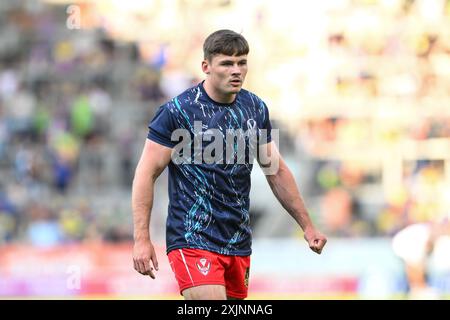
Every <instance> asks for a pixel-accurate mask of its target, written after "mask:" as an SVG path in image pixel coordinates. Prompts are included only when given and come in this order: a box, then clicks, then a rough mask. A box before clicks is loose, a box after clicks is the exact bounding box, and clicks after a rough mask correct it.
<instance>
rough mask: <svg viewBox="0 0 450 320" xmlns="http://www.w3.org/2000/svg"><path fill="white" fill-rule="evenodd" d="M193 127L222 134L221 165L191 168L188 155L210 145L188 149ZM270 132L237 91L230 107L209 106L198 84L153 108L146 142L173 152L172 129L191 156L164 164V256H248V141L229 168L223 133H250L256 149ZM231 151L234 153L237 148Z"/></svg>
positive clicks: (253, 103) (262, 108) (260, 109)
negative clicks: (192, 251) (179, 252)
mask: <svg viewBox="0 0 450 320" xmlns="http://www.w3.org/2000/svg"><path fill="white" fill-rule="evenodd" d="M197 121H201V127H200V131H201V134H203V135H204V134H205V132H207V131H208V130H209V129H218V130H220V132H221V133H222V138H221V139H223V141H222V142H223V158H224V159H223V161H215V163H210V162H209V163H205V161H201V162H200V163H194V162H193V161H194V155H195V154H196V153H197V154H198V152H196V150H197V151H199V150H200V151H202V152H203V151H204V149H205V148H206V147H207V146H208V145H209V144H210V143H212V142H214V141H215V139H210V141H203V142H202V143H201V144H198V145H200V147H201V149H199V148H198V147H197V149H194V140H195V138H196V137H198V136H199V134H198V130H196V129H195V128H197V129H198V128H199V125H198V124H199V123H198V122H197ZM195 122H197V123H196V125H195ZM271 128H272V127H271V123H270V120H269V112H268V109H267V106H266V105H265V103H264V102H263V101H262V100H261V99H260V98H258V97H257V96H256V95H255V94H253V93H251V92H249V91H247V90H244V89H241V90H240V91H239V93H238V94H237V95H236V99H235V101H234V102H233V103H230V104H223V103H218V102H215V101H213V100H212V99H211V98H210V97H209V96H208V95H207V94H206V91H205V90H204V88H203V82H201V83H199V84H198V85H196V86H194V87H192V88H190V89H188V90H186V91H184V92H183V93H182V94H180V95H179V96H177V97H175V98H174V99H172V100H170V101H169V102H167V103H166V104H164V105H162V106H161V107H159V109H158V110H157V112H156V115H155V117H154V118H153V119H152V121H151V122H150V124H149V133H148V139H150V140H152V141H155V142H157V143H159V144H161V145H164V146H167V147H171V148H173V147H175V146H176V145H177V144H178V143H179V142H181V140H179V139H177V140H174V139H172V133H173V132H174V131H175V130H176V129H185V130H186V132H188V134H189V135H190V137H191V144H190V148H191V150H192V153H191V158H189V159H191V161H190V162H185V163H181V164H176V163H174V161H173V158H172V161H170V163H169V208H168V216H167V229H166V242H167V243H166V244H167V252H170V251H171V250H173V249H178V248H196V249H203V250H208V251H213V252H216V253H219V254H225V255H237V256H247V255H250V254H251V230H250V221H249V206H250V200H249V193H250V175H251V171H252V168H253V165H252V163H253V161H250V159H251V156H249V149H250V148H249V146H248V142H249V136H250V135H249V136H247V138H246V139H245V142H246V143H247V145H246V146H247V147H246V153H245V159H244V160H242V158H241V161H240V162H239V163H236V162H237V161H236V160H237V158H236V153H234V156H235V157H234V162H235V163H229V162H230V161H227V159H226V155H227V153H226V137H225V134H226V132H229V131H228V130H237V131H239V129H241V131H242V132H247V133H248V132H256V134H257V136H258V143H260V144H263V143H268V142H270V141H271V134H270V131H271ZM261 129H265V130H266V133H267V136H266V137H267V138H264V135H263V134H260V133H261V132H263V131H264V130H261ZM237 131H235V132H237ZM196 133H197V134H196ZM260 138H261V139H260ZM186 141H187V142H189V140H184V143H186ZM235 147H236V145H235ZM175 149H176V148H175ZM232 150H234V151H235V152H237V148H232ZM212 154H213V155H214V153H212ZM200 159H201V158H200ZM230 159H231V158H230ZM219 160H220V159H219ZM227 162H228V163H227ZM242 162H244V163H242Z"/></svg>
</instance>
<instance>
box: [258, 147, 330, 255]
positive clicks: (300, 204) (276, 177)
mask: <svg viewBox="0 0 450 320" xmlns="http://www.w3.org/2000/svg"><path fill="white" fill-rule="evenodd" d="M258 162H259V164H260V166H261V168H262V169H263V171H264V172H265V174H266V179H267V181H268V183H269V185H270V188H271V189H272V192H273V194H274V195H275V197H276V198H277V199H278V201H279V202H280V203H281V205H282V206H283V208H284V209H286V211H287V212H288V213H289V214H290V215H291V216H292V217H293V218H294V219H295V221H297V223H298V224H299V225H300V227H301V228H302V229H303V231H304V237H305V240H306V241H307V242H308V245H309V247H310V248H311V250H312V251H314V252H316V253H318V254H320V253H321V252H322V249H323V247H324V246H325V243H326V242H327V238H326V237H325V236H324V235H323V234H322V233H320V232H319V231H318V230H317V229H316V228H315V227H314V225H313V223H312V221H311V218H310V216H309V214H308V210H307V209H306V207H305V203H304V201H303V199H302V197H301V195H300V191H299V190H298V188H297V184H296V182H295V179H294V176H293V175H292V172H291V170H289V168H288V166H287V165H286V163H285V162H284V160H283V158H282V157H281V155H280V153H279V152H278V148H277V146H276V145H275V143H274V142H273V141H272V142H270V143H267V144H264V145H262V146H260V156H259V157H258Z"/></svg>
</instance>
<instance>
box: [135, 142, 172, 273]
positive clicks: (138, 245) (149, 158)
mask: <svg viewBox="0 0 450 320" xmlns="http://www.w3.org/2000/svg"><path fill="white" fill-rule="evenodd" d="M171 154H172V149H171V148H168V147H165V146H162V145H160V144H158V143H156V142H153V141H152V140H149V139H147V140H146V142H145V145H144V149H143V150H142V154H141V158H140V159H139V162H138V165H137V167H136V171H135V174H134V179H133V187H132V196H131V205H132V209H133V226H134V248H133V262H134V268H135V269H136V271H138V272H139V273H141V274H143V275H149V276H150V277H151V278H153V279H154V278H155V274H154V272H153V268H152V267H151V266H150V261H152V264H153V267H154V268H155V269H156V270H158V260H157V257H156V254H155V251H154V248H153V245H152V242H151V237H150V230H149V226H150V214H151V210H152V206H153V188H154V184H155V181H156V179H157V178H158V176H159V175H160V174H161V172H162V171H163V170H164V168H166V167H167V165H168V164H169V162H170V159H171Z"/></svg>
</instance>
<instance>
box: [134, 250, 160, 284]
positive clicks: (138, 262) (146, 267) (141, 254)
mask: <svg viewBox="0 0 450 320" xmlns="http://www.w3.org/2000/svg"><path fill="white" fill-rule="evenodd" d="M150 261H151V262H152V265H153V266H151V265H150ZM133 262H134V269H135V270H136V271H137V272H139V273H140V274H143V275H149V276H150V277H151V278H152V279H155V272H154V270H156V271H158V259H157V258H156V253H155V249H154V248H153V244H152V243H151V242H150V241H136V242H135V243H134V248H133Z"/></svg>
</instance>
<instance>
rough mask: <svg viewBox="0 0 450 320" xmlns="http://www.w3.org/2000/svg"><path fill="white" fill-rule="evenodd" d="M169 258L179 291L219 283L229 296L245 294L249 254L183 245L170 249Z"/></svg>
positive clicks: (238, 296) (239, 297) (240, 297)
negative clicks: (212, 250)
mask: <svg viewBox="0 0 450 320" xmlns="http://www.w3.org/2000/svg"><path fill="white" fill-rule="evenodd" d="M168 257H169V263H170V266H171V267H172V271H173V272H174V273H175V278H176V279H177V282H178V285H179V287H180V293H182V292H183V290H185V289H188V288H192V287H195V286H201V285H208V284H218V285H223V286H224V287H225V289H226V292H227V296H229V297H233V298H238V299H244V298H246V297H247V291H248V278H249V274H250V256H245V257H241V256H226V255H222V254H218V253H215V252H210V251H206V250H201V249H188V248H183V249H174V250H172V251H170V252H169V254H168Z"/></svg>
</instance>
